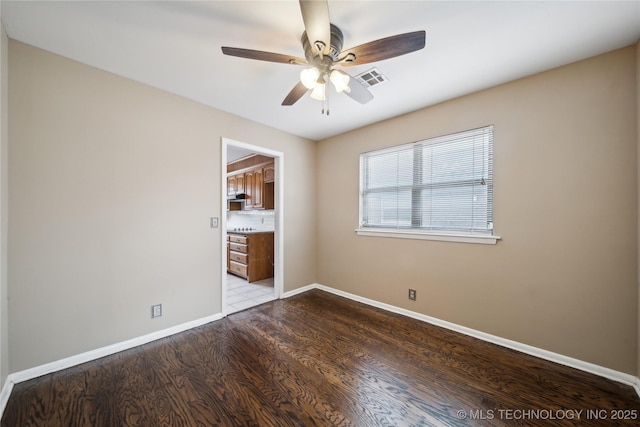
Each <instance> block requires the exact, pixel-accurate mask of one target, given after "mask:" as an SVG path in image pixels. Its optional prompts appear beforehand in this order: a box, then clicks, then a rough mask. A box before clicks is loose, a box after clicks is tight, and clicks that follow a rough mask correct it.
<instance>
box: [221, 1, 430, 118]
mask: <svg viewBox="0 0 640 427" xmlns="http://www.w3.org/2000/svg"><path fill="white" fill-rule="evenodd" d="M300 10H301V12H302V20H303V21H304V27H305V32H304V33H302V47H303V49H304V55H305V58H306V59H303V58H299V57H295V56H290V55H283V54H279V53H272V52H264V51H260V50H251V49H241V48H236V47H222V53H224V54H225V55H230V56H237V57H240V58H247V59H256V60H259V61H270V62H278V63H283V64H293V65H302V66H307V68H305V69H304V70H302V72H301V73H300V81H299V82H298V83H297V84H296V85H295V86H294V87H293V89H292V90H291V92H289V94H288V95H287V96H286V97H285V98H284V100H283V101H282V105H293V104H295V103H296V102H297V101H298V100H299V99H300V98H302V96H303V95H304V94H306V93H307V92H308V91H311V97H312V98H314V99H318V100H321V101H324V100H325V98H326V85H327V83H328V82H331V83H332V84H333V86H334V87H335V89H336V91H337V92H343V93H346V94H347V95H348V96H349V97H351V98H352V99H354V100H355V101H357V102H359V103H361V104H366V103H367V102H369V101H371V100H372V99H373V95H372V94H371V92H369V90H368V89H367V88H366V87H364V86H363V85H362V84H360V83H359V82H358V81H357V80H355V79H354V78H352V77H351V76H350V75H349V74H348V73H346V72H345V71H343V70H342V69H339V68H335V67H336V66H340V67H349V66H354V65H362V64H367V63H370V62H376V61H382V60H384V59H389V58H394V57H396V56H400V55H405V54H407V53H411V52H415V51H417V50H420V49H422V48H423V47H424V46H425V32H424V31H414V32H411V33H405V34H398V35H395V36H391V37H386V38H383V39H380V40H375V41H372V42H369V43H365V44H362V45H360V46H357V47H354V48H351V49H346V50H342V42H343V35H342V31H340V28H338V27H337V26H335V25H333V24H331V23H330V21H329V4H328V2H327V0H300ZM323 111H324V109H323ZM327 114H329V113H328V111H327Z"/></svg>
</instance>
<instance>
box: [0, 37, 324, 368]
mask: <svg viewBox="0 0 640 427" xmlns="http://www.w3.org/2000/svg"><path fill="white" fill-rule="evenodd" d="M9 73H10V87H9V105H10V111H9V120H10V123H11V126H10V129H9V156H10V157H9V158H10V160H9V162H10V175H9V178H10V180H9V228H10V236H9V242H8V244H9V264H10V270H9V293H10V307H9V323H10V325H11V328H10V331H9V351H10V353H9V362H10V370H11V372H16V371H19V370H23V369H26V368H30V367H33V366H37V365H40V364H43V363H47V362H51V361H54V360H58V359H61V358H64V357H67V356H71V355H75V354H78V353H81V352H84V351H88V350H92V349H96V348H99V347H102V346H105V345H109V344H112V343H116V342H120V341H123V340H126V339H130V338H134V337H137V336H141V335H144V334H147V333H150V332H153V331H157V330H160V329H164V328H167V327H170V326H174V325H178V324H181V323H184V322H188V321H191V320H196V319H199V318H202V317H205V316H208V315H213V314H216V313H219V312H220V311H221V301H220V292H221V290H220V286H221V285H220V277H221V253H220V248H221V246H222V242H221V238H222V233H221V230H220V229H213V230H212V229H210V228H209V217H211V216H221V215H222V214H224V212H223V211H222V209H223V207H221V206H220V200H221V196H220V189H221V182H220V176H221V170H220V167H221V165H220V161H221V160H220V152H221V137H228V138H231V139H234V140H237V141H242V142H246V143H249V144H254V145H259V146H263V147H266V148H269V149H272V150H278V151H282V152H283V153H284V157H285V162H286V164H285V177H284V178H285V201H284V203H285V221H284V223H285V230H284V235H285V242H284V246H285V253H284V258H285V259H284V287H285V291H286V290H290V289H293V288H296V287H299V286H304V285H307V284H310V283H313V282H315V281H316V275H315V273H316V270H315V263H316V254H315V247H316V242H315V226H316V224H315V214H314V212H315V197H314V194H313V191H310V189H312V188H315V169H314V167H315V143H313V142H311V141H307V140H304V139H301V138H298V137H294V136H291V135H288V134H285V133H282V132H279V131H276V130H274V129H271V128H267V127H265V126H262V125H258V124H256V123H253V122H249V121H247V120H244V119H241V118H239V117H235V116H232V115H229V114H226V113H223V112H221V111H218V110H215V109H213V108H209V107H205V106H203V105H200V104H197V103H194V102H192V101H189V100H186V99H184V98H180V97H178V96H174V95H171V94H168V93H166V92H162V91H160V90H156V89H153V88H150V87H148V86H145V85H142V84H139V83H136V82H133V81H131V80H127V79H124V78H120V77H117V76H114V75H112V74H109V73H106V72H103V71H100V70H97V69H94V68H91V67H88V66H85V65H82V64H79V63H76V62H73V61H70V60H68V59H65V58H62V57H60V56H57V55H54V54H51V53H48V52H45V51H42V50H39V49H36V48H33V47H30V46H28V45H25V44H22V43H19V42H16V41H13V40H11V41H10V42H9ZM301 207H303V208H304V210H305V212H306V215H298V213H299V212H300V208H301ZM159 303H162V304H163V316H162V317H161V318H157V319H154V320H152V319H150V307H151V305H152V304H159Z"/></svg>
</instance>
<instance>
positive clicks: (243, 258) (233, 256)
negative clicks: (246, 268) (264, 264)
mask: <svg viewBox="0 0 640 427" xmlns="http://www.w3.org/2000/svg"><path fill="white" fill-rule="evenodd" d="M229 259H230V260H231V261H235V262H239V263H241V264H246V263H247V254H241V253H239V252H232V251H229Z"/></svg>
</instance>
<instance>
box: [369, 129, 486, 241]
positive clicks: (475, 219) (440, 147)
mask: <svg viewBox="0 0 640 427" xmlns="http://www.w3.org/2000/svg"><path fill="white" fill-rule="evenodd" d="M357 231H358V234H364V235H384V234H387V235H391V236H393V237H413V238H415V237H416V236H422V237H418V238H434V237H429V236H439V237H438V239H439V240H458V241H476V240H474V236H476V237H479V238H480V239H479V240H477V241H479V242H481V243H495V241H496V239H498V237H495V236H493V126H487V127H483V128H479V129H473V130H469V131H465V132H459V133H455V134H451V135H446V136H441V137H437V138H432V139H428V140H424V141H419V142H415V143H412V144H406V145H401V146H398V147H392V148H388V149H384V150H378V151H372V152H369V153H364V154H361V156H360V227H359V228H358V230H357ZM424 236H427V237H424ZM443 236H449V237H450V238H444V239H443V238H442V237H443ZM483 237H485V238H486V237H489V239H484V240H483V239H482V238H483Z"/></svg>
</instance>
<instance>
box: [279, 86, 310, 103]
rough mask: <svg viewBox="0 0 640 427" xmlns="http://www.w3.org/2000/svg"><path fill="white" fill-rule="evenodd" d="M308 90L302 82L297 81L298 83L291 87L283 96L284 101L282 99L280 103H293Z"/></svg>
mask: <svg viewBox="0 0 640 427" xmlns="http://www.w3.org/2000/svg"><path fill="white" fill-rule="evenodd" d="M308 90H309V89H307V88H306V87H305V86H304V85H303V84H302V82H298V84H297V85H295V86H294V87H293V89H291V92H289V94H288V95H287V96H286V97H285V98H284V101H282V105H293V104H295V103H296V102H298V100H299V99H300V98H302V97H303V96H304V94H305V93H307V91H308Z"/></svg>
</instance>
